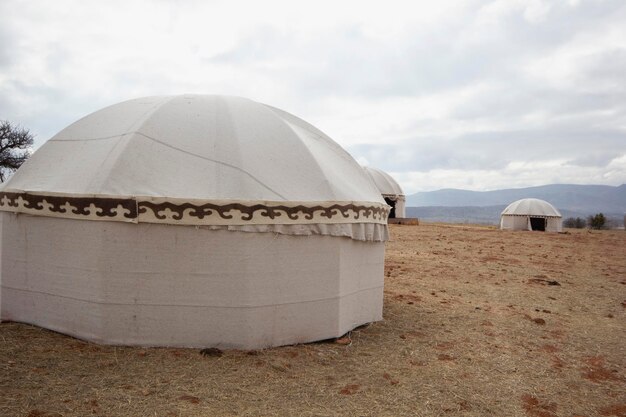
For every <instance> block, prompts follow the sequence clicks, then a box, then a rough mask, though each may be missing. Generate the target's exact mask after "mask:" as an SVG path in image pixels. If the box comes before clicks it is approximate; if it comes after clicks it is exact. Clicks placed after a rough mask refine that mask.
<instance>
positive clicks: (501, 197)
mask: <svg viewBox="0 0 626 417" xmlns="http://www.w3.org/2000/svg"><path fill="white" fill-rule="evenodd" d="M521 198H539V199H542V200H545V201H548V202H549V203H551V204H552V205H553V206H554V207H556V208H557V209H559V211H560V212H561V214H562V215H563V217H564V218H566V217H586V216H588V215H591V214H596V213H604V214H605V215H607V216H609V217H612V218H614V219H616V220H618V221H619V223H621V222H622V221H623V216H624V214H625V213H626V184H622V185H620V186H617V187H614V186H610V185H572V184H551V185H542V186H539V187H528V188H511V189H505V190H494V191H468V190H457V189H443V190H437V191H428V192H419V193H416V194H411V195H408V196H407V203H406V205H407V216H409V217H419V218H420V219H423V220H426V221H429V220H430V221H443V222H471V223H497V222H498V221H499V218H500V213H501V212H502V210H504V208H505V207H506V206H507V205H508V204H510V203H512V202H513V201H516V200H519V199H521Z"/></svg>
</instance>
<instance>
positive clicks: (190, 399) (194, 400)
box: [178, 395, 200, 404]
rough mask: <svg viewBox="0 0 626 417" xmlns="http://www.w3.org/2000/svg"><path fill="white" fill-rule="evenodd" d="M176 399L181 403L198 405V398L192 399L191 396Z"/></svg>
mask: <svg viewBox="0 0 626 417" xmlns="http://www.w3.org/2000/svg"><path fill="white" fill-rule="evenodd" d="M178 399H179V400H182V401H189V402H190V403H192V404H198V403H200V398H198V397H194V396H193V395H181V396H180V397H178Z"/></svg>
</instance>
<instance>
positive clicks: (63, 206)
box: [0, 95, 389, 349]
mask: <svg viewBox="0 0 626 417" xmlns="http://www.w3.org/2000/svg"><path fill="white" fill-rule="evenodd" d="M388 210H389V208H388V206H387V205H386V204H385V202H384V200H383V199H382V197H381V195H380V193H379V192H378V190H377V189H376V187H374V185H373V184H372V183H371V181H370V180H369V178H368V177H367V175H365V173H364V172H363V170H362V168H361V167H360V165H359V164H358V163H357V162H356V161H355V160H354V159H353V158H352V157H351V156H350V155H349V154H348V153H347V152H346V151H344V150H343V149H342V148H341V147H340V146H339V145H337V144H336V143H335V142H333V141H332V140H331V139H330V138H329V137H328V136H326V135H325V134H324V133H322V132H321V131H319V130H318V129H316V128H315V127H313V126H311V125H310V124H308V123H306V122H304V121H303V120H301V119H299V118H297V117H295V116H293V115H291V114H289V113H286V112H284V111H282V110H279V109H276V108H274V107H271V106H268V105H264V104H260V103H257V102H254V101H251V100H247V99H243V98H236V97H224V96H210V95H184V96H167V97H164V96H160V97H147V98H140V99H136V100H130V101H126V102H123V103H119V104H116V105H113V106H110V107H107V108H105V109H102V110H100V111H97V112H95V113H93V114H90V115H88V116H86V117H85V118H83V119H81V120H79V121H77V122H76V123H74V124H72V125H70V126H68V127H67V128H66V129H64V130H62V131H61V132H60V133H59V134H57V135H56V136H54V137H53V138H52V139H50V140H49V141H48V142H47V143H46V144H44V145H43V146H42V147H41V148H40V149H39V150H37V151H36V152H35V154H34V155H33V156H32V157H31V158H30V159H29V160H28V161H27V162H26V163H25V164H24V165H23V166H22V167H21V168H20V169H19V170H18V171H17V172H16V173H15V174H14V175H13V177H12V178H11V179H10V180H9V181H8V182H7V183H6V184H5V186H4V187H3V189H2V190H0V222H1V223H0V233H1V241H0V245H1V246H0V312H1V316H0V318H1V319H2V320H11V321H18V322H25V323H32V324H35V325H39V326H42V327H45V328H48V329H52V330H56V331H59V332H62V333H66V334H70V335H73V336H76V337H79V338H83V339H87V340H92V341H96V342H100V343H106V344H121V345H141V346H183V347H220V348H242V349H256V348H261V347H267V346H277V345H284V344H292V343H302V342H309V341H314V340H320V339H326V338H332V337H337V336H340V335H342V334H344V333H346V332H347V331H349V330H351V329H353V328H355V327H357V326H359V325H362V324H365V323H368V322H372V321H376V320H380V319H381V318H382V302H383V267H384V241H385V240H387V236H388V231H387V216H388Z"/></svg>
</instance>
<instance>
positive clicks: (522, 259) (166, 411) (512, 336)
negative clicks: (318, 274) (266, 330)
mask: <svg viewBox="0 0 626 417" xmlns="http://www.w3.org/2000/svg"><path fill="white" fill-rule="evenodd" d="M391 237H392V240H391V241H390V242H389V243H388V246H387V259H386V267H385V310H384V317H385V319H384V321H382V322H379V323H374V324H372V325H370V326H368V327H365V328H362V329H359V330H356V331H353V332H351V334H350V339H351V342H349V343H348V344H340V343H314V344H308V345H298V346H287V347H281V348H274V349H267V350H262V351H253V352H242V351H226V352H223V354H222V355H221V356H217V355H214V356H206V355H201V354H200V353H199V351H198V350H192V349H164V348H159V349H141V348H120V347H109V346H98V345H94V344H90V343H86V342H83V341H80V340H76V339H73V338H70V337H66V336H63V335H60V334H57V333H53V332H49V331H46V330H42V329H39V328H36V327H33V326H28V325H23V324H17V323H3V324H1V325H0V415H2V416H30V417H35V416H38V417H43V416H48V417H49V416H86V415H98V416H231V415H241V416H272V415H284V416H330V415H342V416H353V415H354V416H357V415H358V416H365V415H376V416H409V415H410V416H528V417H554V416H567V417H573V416H586V417H589V416H618V417H619V416H622V417H623V416H626V232H624V231H600V232H597V231H594V232H589V231H587V230H570V231H569V234H547V233H539V232H506V231H499V230H496V229H495V228H490V227H481V226H460V225H457V226H454V225H439V224H430V225H428V224H427V225H420V226H400V225H393V226H391ZM347 341H348V340H347V339H344V340H342V342H343V343H345V342H347Z"/></svg>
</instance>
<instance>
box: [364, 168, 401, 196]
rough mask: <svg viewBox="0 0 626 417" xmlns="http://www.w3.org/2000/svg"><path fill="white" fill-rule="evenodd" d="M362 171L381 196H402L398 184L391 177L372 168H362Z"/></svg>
mask: <svg viewBox="0 0 626 417" xmlns="http://www.w3.org/2000/svg"><path fill="white" fill-rule="evenodd" d="M363 169H364V170H365V172H366V173H367V175H369V177H370V178H371V179H372V181H373V182H374V184H376V187H377V188H378V191H379V192H380V193H381V194H382V195H404V192H403V191H402V188H401V187H400V184H398V183H397V182H396V180H394V179H393V177H391V175H389V174H387V173H386V172H384V171H381V170H380V169H376V168H372V167H363Z"/></svg>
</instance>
